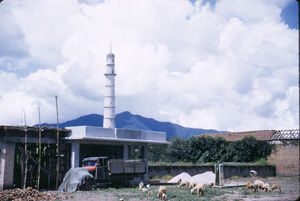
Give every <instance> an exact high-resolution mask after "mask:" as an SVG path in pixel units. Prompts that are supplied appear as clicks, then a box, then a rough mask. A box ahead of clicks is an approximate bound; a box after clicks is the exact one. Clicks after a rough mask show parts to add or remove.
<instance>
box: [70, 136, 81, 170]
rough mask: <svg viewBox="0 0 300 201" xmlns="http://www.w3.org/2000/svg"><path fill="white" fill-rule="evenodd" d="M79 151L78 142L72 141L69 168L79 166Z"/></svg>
mask: <svg viewBox="0 0 300 201" xmlns="http://www.w3.org/2000/svg"><path fill="white" fill-rule="evenodd" d="M79 151H80V144H79V143H78V142H76V141H74V142H72V156H71V168H75V167H79Z"/></svg>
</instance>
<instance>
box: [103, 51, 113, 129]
mask: <svg viewBox="0 0 300 201" xmlns="http://www.w3.org/2000/svg"><path fill="white" fill-rule="evenodd" d="M104 75H105V78H106V79H105V80H106V83H105V95H104V115H103V116H104V117H103V128H115V127H116V118H115V76H116V74H115V55H114V54H113V53H112V51H111V48H110V52H109V53H108V55H107V57H106V72H105V74H104Z"/></svg>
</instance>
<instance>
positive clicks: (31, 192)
mask: <svg viewBox="0 0 300 201" xmlns="http://www.w3.org/2000/svg"><path fill="white" fill-rule="evenodd" d="M66 199H68V197H67V196H60V195H54V194H50V193H43V192H40V191H38V190H36V189H33V188H32V187H28V188H26V189H19V188H15V189H10V190H5V191H3V192H0V200H18V201H23V200H24V201H25V200H26V201H36V200H66Z"/></svg>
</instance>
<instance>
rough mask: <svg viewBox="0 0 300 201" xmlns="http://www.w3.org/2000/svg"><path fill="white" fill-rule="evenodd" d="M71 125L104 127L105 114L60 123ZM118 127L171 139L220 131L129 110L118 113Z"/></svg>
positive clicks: (61, 125) (45, 124) (54, 125)
mask: <svg viewBox="0 0 300 201" xmlns="http://www.w3.org/2000/svg"><path fill="white" fill-rule="evenodd" d="M42 126H51V127H56V124H47V123H43V124H42ZM69 126H97V127H103V115H99V114H89V115H85V116H81V117H79V118H77V119H74V120H70V121H66V122H64V123H61V124H59V127H60V128H65V127H69ZM116 128H127V129H140V130H151V131H162V132H166V134H167V138H169V139H171V138H174V137H176V136H177V137H179V138H183V139H188V138H190V137H191V136H193V135H201V134H203V133H218V132H220V131H217V130H212V129H201V128H187V127H183V126H180V125H178V124H173V123H170V122H160V121H157V120H155V119H152V118H146V117H143V116H140V115H133V114H131V113H130V112H128V111H126V112H122V113H119V114H117V115H116Z"/></svg>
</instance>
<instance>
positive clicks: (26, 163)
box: [23, 109, 28, 189]
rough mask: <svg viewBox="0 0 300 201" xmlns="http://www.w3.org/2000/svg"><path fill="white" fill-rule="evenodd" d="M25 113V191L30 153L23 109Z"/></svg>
mask: <svg viewBox="0 0 300 201" xmlns="http://www.w3.org/2000/svg"><path fill="white" fill-rule="evenodd" d="M23 112H24V121H25V129H24V131H25V141H24V150H25V151H24V154H25V171H24V182H23V189H25V188H26V180H27V171H28V167H27V166H28V162H27V161H28V153H27V152H28V151H27V125H26V114H25V109H23Z"/></svg>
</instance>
